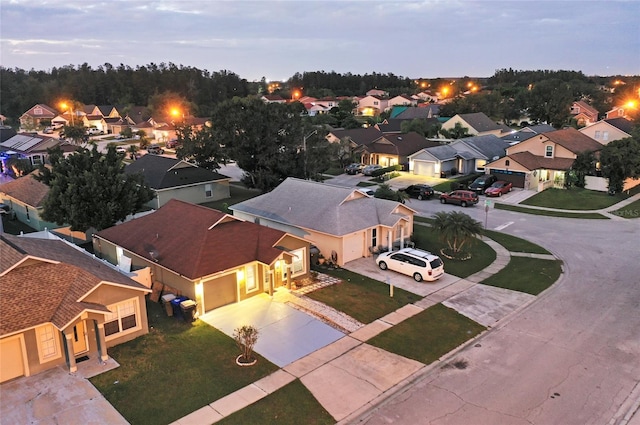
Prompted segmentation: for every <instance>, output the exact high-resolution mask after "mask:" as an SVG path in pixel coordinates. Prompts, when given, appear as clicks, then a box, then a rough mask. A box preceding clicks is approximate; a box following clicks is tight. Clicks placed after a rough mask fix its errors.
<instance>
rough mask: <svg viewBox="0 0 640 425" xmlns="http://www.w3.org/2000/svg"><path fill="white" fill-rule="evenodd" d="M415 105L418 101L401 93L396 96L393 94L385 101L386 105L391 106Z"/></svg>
mask: <svg viewBox="0 0 640 425" xmlns="http://www.w3.org/2000/svg"><path fill="white" fill-rule="evenodd" d="M417 105H418V101H417V100H416V99H413V98H411V97H410V96H407V95H402V94H401V95H398V96H395V97H392V98H391V99H389V101H388V102H387V106H388V107H393V106H417Z"/></svg>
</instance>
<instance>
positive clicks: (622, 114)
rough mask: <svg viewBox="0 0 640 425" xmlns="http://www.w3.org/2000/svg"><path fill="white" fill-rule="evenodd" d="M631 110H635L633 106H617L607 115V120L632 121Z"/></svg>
mask: <svg viewBox="0 0 640 425" xmlns="http://www.w3.org/2000/svg"><path fill="white" fill-rule="evenodd" d="M629 109H633V106H628V105H624V106H615V107H613V108H612V109H611V110H610V111H608V112H607V113H606V114H605V118H606V119H612V118H626V119H631V117H630V116H629Z"/></svg>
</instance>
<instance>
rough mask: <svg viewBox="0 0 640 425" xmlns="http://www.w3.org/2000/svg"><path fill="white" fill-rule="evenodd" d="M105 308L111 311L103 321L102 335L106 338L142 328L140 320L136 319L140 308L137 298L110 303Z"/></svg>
mask: <svg viewBox="0 0 640 425" xmlns="http://www.w3.org/2000/svg"><path fill="white" fill-rule="evenodd" d="M107 308H108V309H109V310H110V311H111V313H110V314H107V316H106V317H105V321H104V335H105V337H106V339H107V340H110V339H113V338H117V337H119V336H122V335H125V334H127V333H130V332H133V331H135V330H138V329H141V328H142V326H141V324H140V320H138V311H139V310H140V309H139V307H138V299H137V298H131V299H129V300H126V301H123V302H121V303H117V304H112V305H110V306H107Z"/></svg>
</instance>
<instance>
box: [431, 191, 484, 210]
mask: <svg viewBox="0 0 640 425" xmlns="http://www.w3.org/2000/svg"><path fill="white" fill-rule="evenodd" d="M440 202H441V203H443V204H458V205H460V206H462V207H466V206H468V205H475V204H477V203H478V194H477V193H475V192H472V191H470V190H454V191H453V192H449V193H443V194H442V195H440Z"/></svg>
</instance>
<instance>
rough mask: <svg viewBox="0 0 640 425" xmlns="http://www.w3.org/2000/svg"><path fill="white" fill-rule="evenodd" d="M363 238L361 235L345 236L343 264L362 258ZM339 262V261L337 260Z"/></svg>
mask: <svg viewBox="0 0 640 425" xmlns="http://www.w3.org/2000/svg"><path fill="white" fill-rule="evenodd" d="M363 238H364V236H362V234H361V233H356V234H354V235H349V236H345V238H344V262H345V263H346V262H348V261H352V260H357V259H358V258H362V256H363V253H362V241H363V240H364V239H363ZM338 261H339V260H338Z"/></svg>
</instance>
